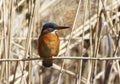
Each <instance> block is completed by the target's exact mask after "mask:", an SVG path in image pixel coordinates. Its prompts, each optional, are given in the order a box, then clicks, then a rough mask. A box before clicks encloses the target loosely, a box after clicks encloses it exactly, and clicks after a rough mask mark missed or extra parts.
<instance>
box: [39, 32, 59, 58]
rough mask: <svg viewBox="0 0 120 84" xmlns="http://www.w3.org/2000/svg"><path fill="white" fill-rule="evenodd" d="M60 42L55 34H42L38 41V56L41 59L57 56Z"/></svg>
mask: <svg viewBox="0 0 120 84" xmlns="http://www.w3.org/2000/svg"><path fill="white" fill-rule="evenodd" d="M59 45H60V40H59V37H58V35H57V34H53V33H47V34H42V35H41V36H40V37H39V40H38V54H39V55H40V56H41V57H51V56H57V55H58V52H59Z"/></svg>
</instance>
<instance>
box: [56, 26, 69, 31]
mask: <svg viewBox="0 0 120 84" xmlns="http://www.w3.org/2000/svg"><path fill="white" fill-rule="evenodd" d="M68 28H70V27H65V26H57V27H54V29H57V30H60V29H68Z"/></svg>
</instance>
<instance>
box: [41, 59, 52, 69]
mask: <svg viewBox="0 0 120 84" xmlns="http://www.w3.org/2000/svg"><path fill="white" fill-rule="evenodd" d="M42 65H43V66H45V67H51V66H52V65H53V60H52V58H50V59H43V62H42Z"/></svg>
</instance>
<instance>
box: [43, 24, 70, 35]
mask: <svg viewBox="0 0 120 84" xmlns="http://www.w3.org/2000/svg"><path fill="white" fill-rule="evenodd" d="M67 28H70V27H66V26H58V25H57V24H55V23H50V22H49V23H46V24H44V25H43V29H42V33H49V32H53V31H55V30H61V29H67Z"/></svg>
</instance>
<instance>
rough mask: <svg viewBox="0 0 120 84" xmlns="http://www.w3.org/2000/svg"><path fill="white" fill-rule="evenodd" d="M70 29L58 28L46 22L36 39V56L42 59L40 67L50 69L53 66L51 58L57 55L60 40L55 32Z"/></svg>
mask: <svg viewBox="0 0 120 84" xmlns="http://www.w3.org/2000/svg"><path fill="white" fill-rule="evenodd" d="M67 28H70V27H66V26H58V25H57V24H55V23H51V22H48V23H46V24H44V25H43V28H42V31H41V34H40V36H39V39H38V54H39V55H40V57H41V58H43V61H42V65H43V66H45V67H51V66H52V65H53V59H52V57H54V56H57V55H58V53H59V47H60V39H59V36H58V35H57V33H56V31H57V30H61V29H67Z"/></svg>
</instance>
